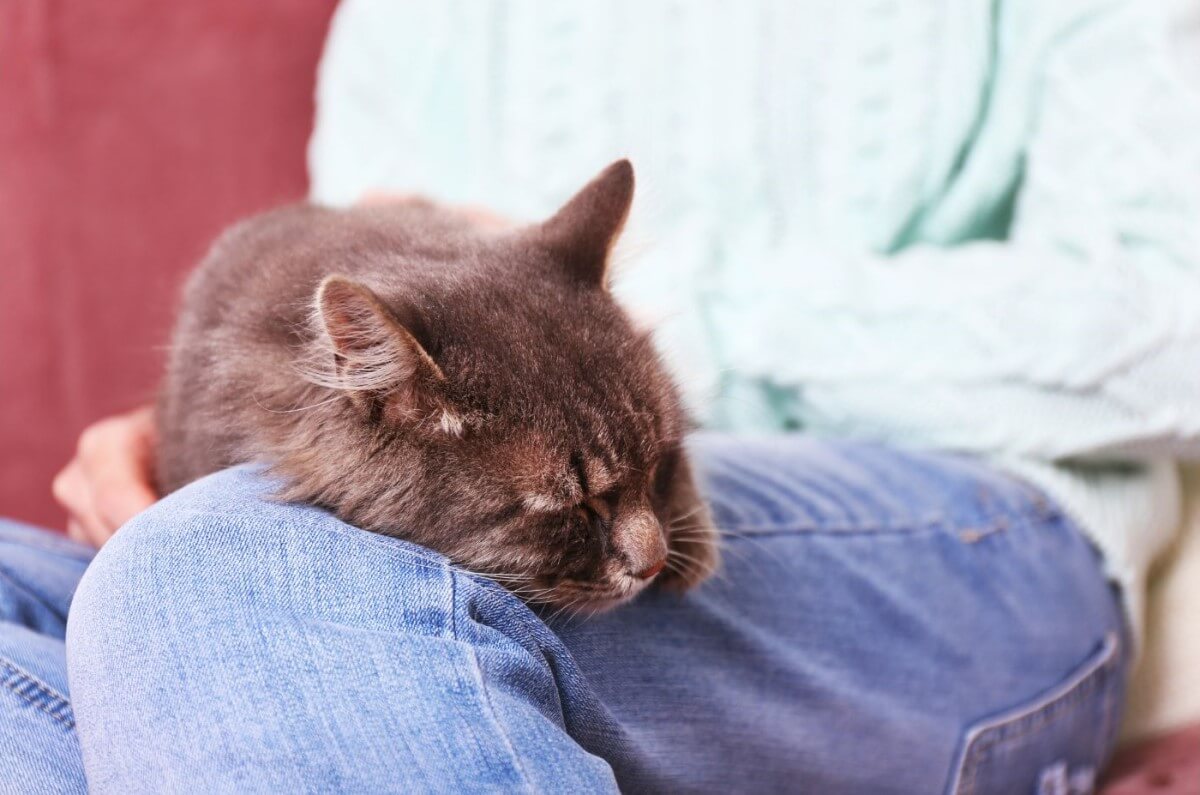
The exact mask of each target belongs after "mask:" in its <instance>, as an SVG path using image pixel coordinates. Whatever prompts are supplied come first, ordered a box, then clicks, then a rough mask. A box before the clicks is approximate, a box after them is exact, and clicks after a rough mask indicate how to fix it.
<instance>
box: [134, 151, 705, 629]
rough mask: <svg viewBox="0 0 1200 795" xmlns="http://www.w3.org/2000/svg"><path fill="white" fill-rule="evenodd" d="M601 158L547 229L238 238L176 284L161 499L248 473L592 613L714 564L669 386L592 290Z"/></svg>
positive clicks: (608, 218) (441, 226) (616, 312)
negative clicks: (212, 478)
mask: <svg viewBox="0 0 1200 795" xmlns="http://www.w3.org/2000/svg"><path fill="white" fill-rule="evenodd" d="M633 191H634V175H633V168H632V166H631V165H630V163H629V162H628V161H627V160H622V161H618V162H616V163H614V164H612V165H611V166H609V167H608V168H607V169H605V170H604V171H603V172H601V174H600V175H599V176H597V177H596V178H595V179H593V180H592V181H591V182H590V183H588V184H587V185H586V186H585V187H584V188H583V189H582V190H580V191H579V192H578V193H577V194H576V195H575V196H574V197H573V198H571V199H570V200H569V201H568V202H567V203H566V204H565V205H564V206H563V207H562V208H561V209H560V210H559V211H558V212H557V213H555V214H554V215H553V216H552V217H551V218H550V219H549V220H547V221H545V222H543V223H540V224H534V225H531V226H526V227H513V228H506V229H502V230H498V229H496V228H494V227H490V228H489V227H486V226H484V225H481V224H480V223H478V222H476V221H474V220H472V219H471V218H470V217H468V216H467V215H466V214H464V213H462V212H458V211H455V210H453V209H450V208H445V207H441V206H438V205H436V204H434V203H432V202H428V201H424V200H409V201H403V202H397V203H391V204H386V205H377V206H370V207H355V208H352V209H332V208H327V207H320V206H316V205H313V204H307V203H305V204H297V205H291V206H287V207H283V208H281V209H277V210H274V211H271V212H267V213H265V214H263V215H260V216H258V217H255V218H251V219H250V220H247V221H244V222H242V223H240V224H238V225H236V226H234V227H233V228H232V229H230V230H229V231H228V232H226V233H225V234H224V235H223V236H222V237H221V238H220V239H219V240H218V241H217V242H216V243H215V244H214V245H213V247H212V249H211V251H210V252H209V253H208V255H207V256H206V258H205V259H204V260H203V261H202V262H201V264H200V265H199V267H198V269H197V270H196V272H195V273H194V274H193V275H192V277H191V278H190V280H189V281H188V283H187V286H186V288H185V290H184V299H183V306H182V310H181V312H180V315H179V319H178V323H177V326H176V329H175V332H174V335H173V338H172V344H171V346H170V349H169V354H168V363H167V368H166V376H165V379H164V382H163V385H162V389H161V392H160V397H159V402H158V405H157V408H156V420H157V424H158V431H159V438H160V448H159V454H158V458H157V464H156V467H157V479H158V485H159V487H160V489H161V491H162V492H163V493H164V494H165V493H168V492H171V491H173V490H175V489H178V488H180V487H181V486H183V485H185V484H187V483H188V482H190V481H193V480H195V479H197V478H199V477H201V476H203V475H206V474H208V473H210V472H214V471H216V470H219V469H222V468H224V467H228V466H231V465H234V464H238V463H243V462H259V463H261V464H264V465H266V467H267V469H268V471H269V473H271V474H272V475H274V476H276V477H277V478H278V479H279V481H280V483H281V484H282V485H281V487H280V488H279V490H278V492H277V496H278V497H279V498H280V499H283V500H288V501H299V502H305V503H311V504H313V505H317V506H321V507H323V508H326V509H328V510H330V511H332V512H333V513H334V514H336V515H337V516H338V517H339V518H341V519H343V520H344V521H346V522H348V523H350V524H353V525H356V526H358V527H361V528H363V529H365V530H369V531H372V532H375V533H381V534H383V535H388V536H395V537H398V538H402V539H406V540H408V541H411V542H413V543H416V544H420V545H424V546H426V547H428V548H431V549H433V550H436V551H437V552H440V553H442V554H444V555H445V556H447V557H448V558H449V559H450V560H451V561H452V562H453V563H455V564H458V565H460V566H461V567H463V568H464V569H467V570H469V571H471V572H475V573H478V574H483V575H485V576H489V577H492V578H494V579H495V580H496V581H497V582H499V583H501V584H503V585H505V586H507V587H508V588H509V589H510V590H511V591H513V592H514V593H515V594H517V595H518V596H521V597H523V598H525V599H526V600H527V601H529V602H532V603H537V604H543V605H553V606H557V607H559V608H561V609H563V610H568V611H573V612H582V613H594V612H599V611H602V610H605V609H608V608H611V607H614V606H616V605H618V604H621V603H622V602H625V601H627V600H628V599H630V598H632V597H633V596H634V595H636V594H637V593H639V592H640V591H641V590H642V589H643V588H645V587H646V586H647V585H648V584H649V583H651V582H652V581H657V582H658V583H659V584H660V585H662V586H664V587H668V588H674V589H678V590H685V589H687V588H690V587H692V586H695V585H697V584H698V583H700V582H701V581H703V580H704V579H705V578H706V577H708V576H709V575H710V574H711V573H712V572H713V571H714V570H715V569H716V567H717V565H718V558H719V556H718V551H717V544H716V538H717V534H716V531H715V530H714V528H713V524H712V521H711V518H710V516H709V513H708V510H707V507H706V505H705V503H704V501H703V499H702V498H701V496H700V494H699V492H698V491H697V487H696V483H695V481H694V478H693V474H692V471H691V467H690V465H689V461H688V456H687V453H686V451H685V449H684V446H683V442H684V434H685V430H686V428H687V420H686V417H685V413H684V410H683V408H682V407H681V402H680V396H679V392H678V390H677V388H676V386H675V384H674V383H673V381H672V379H671V378H670V376H669V375H668V373H667V371H666V369H665V367H664V365H663V363H662V361H661V360H660V358H659V356H658V354H657V353H656V351H655V348H654V345H653V342H652V340H651V336H650V333H649V332H647V331H644V330H639V329H638V328H636V327H635V326H634V325H633V323H632V322H631V321H630V319H629V318H628V316H627V315H626V314H625V312H624V311H623V310H622V309H621V308H620V307H619V306H618V304H617V303H616V301H615V300H614V298H613V296H612V294H611V293H610V291H609V287H608V281H609V268H608V264H609V259H610V257H609V254H610V250H611V248H612V246H613V243H614V241H615V240H616V239H617V237H618V235H619V234H620V232H621V229H622V227H623V226H624V223H625V219H626V217H627V215H628V213H629V208H630V204H631V201H632V199H633Z"/></svg>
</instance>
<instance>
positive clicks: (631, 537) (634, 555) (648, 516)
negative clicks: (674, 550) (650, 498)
mask: <svg viewBox="0 0 1200 795" xmlns="http://www.w3.org/2000/svg"><path fill="white" fill-rule="evenodd" d="M613 541H614V543H615V545H616V547H617V549H618V550H619V551H620V552H621V556H622V557H624V558H625V565H626V567H627V568H626V569H625V570H626V571H628V572H629V573H630V574H631V575H633V576H634V577H637V578H638V579H639V580H648V579H650V578H651V577H654V576H655V575H657V574H658V573H659V572H660V571H662V570H663V569H664V568H666V565H667V540H666V539H665V538H664V537H663V531H662V525H661V524H659V522H658V519H657V518H656V517H655V516H654V512H653V511H651V510H650V509H649V508H648V507H645V506H643V507H638V508H634V509H632V510H623V511H621V513H620V515H619V516H618V517H617V522H616V525H615V527H614V528H613Z"/></svg>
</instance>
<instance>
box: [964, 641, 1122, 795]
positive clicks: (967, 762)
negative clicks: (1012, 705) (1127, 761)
mask: <svg viewBox="0 0 1200 795" xmlns="http://www.w3.org/2000/svg"><path fill="white" fill-rule="evenodd" d="M1110 643H1111V644H1112V645H1111V648H1110V649H1109V651H1108V653H1107V655H1106V656H1105V657H1104V658H1103V659H1102V660H1100V661H1099V662H1097V663H1096V664H1094V666H1093V667H1092V668H1090V669H1088V670H1086V671H1085V673H1083V674H1082V676H1081V678H1079V679H1078V680H1077V681H1076V682H1075V683H1074V684H1072V685H1070V686H1069V687H1068V688H1067V690H1066V691H1065V692H1063V693H1062V694H1060V695H1059V696H1058V697H1057V698H1053V699H1051V700H1050V701H1049V702H1048V703H1044V704H1042V705H1041V706H1039V707H1036V708H1034V709H1033V710H1031V711H1030V712H1029V714H1028V715H1025V716H1023V717H1018V718H1014V719H1011V720H1009V721H1007V722H1004V723H1001V724H999V725H997V726H994V727H992V728H990V729H986V730H985V732H986V734H983V735H980V736H979V737H978V738H977V739H976V740H974V741H972V742H971V744H970V746H969V747H968V749H967V752H966V753H965V755H964V756H963V760H962V763H961V765H960V770H961V771H962V778H961V780H960V781H959V783H958V786H957V787H956V788H955V789H954V792H955V793H956V794H957V795H970V793H973V792H974V791H975V779H976V774H977V770H978V769H979V766H980V763H982V762H983V761H984V760H986V759H988V758H989V757H990V756H992V754H994V753H995V751H996V750H997V749H999V748H1003V747H1004V746H1006V745H1010V744H1012V743H1014V742H1017V741H1019V740H1021V739H1023V738H1025V737H1027V736H1028V735H1029V734H1031V733H1032V732H1034V731H1035V730H1037V729H1040V728H1041V727H1042V726H1044V725H1045V724H1046V723H1047V722H1049V721H1050V720H1051V719H1052V718H1053V717H1055V716H1057V715H1058V714H1059V713H1061V712H1062V710H1063V709H1065V708H1067V707H1068V706H1073V705H1075V704H1077V703H1078V702H1079V701H1081V700H1082V699H1084V698H1085V697H1087V696H1090V695H1092V694H1093V693H1094V692H1095V691H1097V690H1099V689H1101V688H1103V693H1104V694H1105V695H1104V701H1103V703H1102V709H1107V708H1108V707H1109V705H1110V704H1111V702H1112V697H1111V695H1110V694H1111V692H1112V687H1110V686H1109V685H1110V682H1111V678H1112V671H1113V669H1114V668H1115V667H1116V665H1117V664H1118V662H1119V653H1120V648H1121V647H1120V641H1119V639H1118V638H1116V636H1115V635H1109V636H1107V637H1106V639H1105V645H1106V646H1107V645H1108V644H1110ZM1106 720H1110V719H1106Z"/></svg>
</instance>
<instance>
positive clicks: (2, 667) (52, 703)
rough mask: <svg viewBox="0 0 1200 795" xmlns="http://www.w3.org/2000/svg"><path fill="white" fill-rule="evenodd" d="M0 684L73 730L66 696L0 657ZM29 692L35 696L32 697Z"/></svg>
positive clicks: (69, 706)
mask: <svg viewBox="0 0 1200 795" xmlns="http://www.w3.org/2000/svg"><path fill="white" fill-rule="evenodd" d="M0 684H3V685H4V686H5V687H6V688H8V690H9V692H11V693H12V694H13V695H15V696H16V697H17V698H19V699H21V700H22V701H24V702H25V703H26V704H29V705H30V706H32V707H35V708H37V709H38V710H40V711H41V712H44V713H46V714H47V715H49V716H50V717H51V718H53V719H54V720H55V721H57V722H59V723H61V724H62V725H63V726H64V727H66V728H67V729H74V728H75V716H74V713H73V712H72V711H71V702H69V701H68V700H67V698H66V696H64V695H63V694H62V693H59V692H58V691H57V690H55V689H54V688H53V687H51V686H50V685H48V684H46V683H45V682H43V681H42V680H41V679H38V678H37V677H36V676H34V675H33V674H31V673H29V672H28V671H26V670H25V669H23V668H21V667H20V666H19V665H17V664H16V663H14V662H13V661H12V660H10V659H8V658H7V657H3V656H0ZM30 691H32V693H33V694H36V695H32V694H31V692H30Z"/></svg>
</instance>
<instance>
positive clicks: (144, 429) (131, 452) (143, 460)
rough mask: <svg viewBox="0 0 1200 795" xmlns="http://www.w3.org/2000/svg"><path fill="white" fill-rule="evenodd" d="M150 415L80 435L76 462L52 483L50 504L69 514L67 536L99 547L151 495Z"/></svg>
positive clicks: (126, 417) (144, 412)
mask: <svg viewBox="0 0 1200 795" xmlns="http://www.w3.org/2000/svg"><path fill="white" fill-rule="evenodd" d="M157 441H158V440H157V437H156V433H155V427H154V413H153V410H152V409H151V408H150V407H149V406H146V407H144V408H140V409H138V410H136V411H132V412H130V413H128V414H121V415H119V416H116V417H109V418H108V419H104V420H101V421H99V422H97V423H96V424H94V425H91V426H89V427H87V428H85V429H84V431H83V433H82V434H80V436H79V445H78V447H77V449H76V452H75V457H74V458H73V459H71V461H70V462H69V463H68V464H67V466H66V467H65V468H64V469H63V471H62V472H59V473H58V475H57V476H56V477H55V478H54V485H53V491H54V499H55V500H57V501H58V504H59V505H61V506H62V507H63V508H64V509H66V511H67V535H68V536H70V537H71V538H73V539H75V540H76V541H80V542H83V543H85V544H91V545H93V546H96V547H99V546H101V545H103V544H104V542H105V541H107V540H108V539H109V538H111V537H112V534H113V533H115V532H116V531H117V528H118V527H120V526H121V525H123V524H125V522H126V521H128V520H129V519H130V518H131V517H132V516H133V515H134V514H136V513H138V512H140V511H142V510H143V509H145V508H147V507H148V506H150V505H151V504H152V503H153V502H154V501H155V500H157V499H158V495H157V494H155V492H154V448H155V446H156V442H157Z"/></svg>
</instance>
